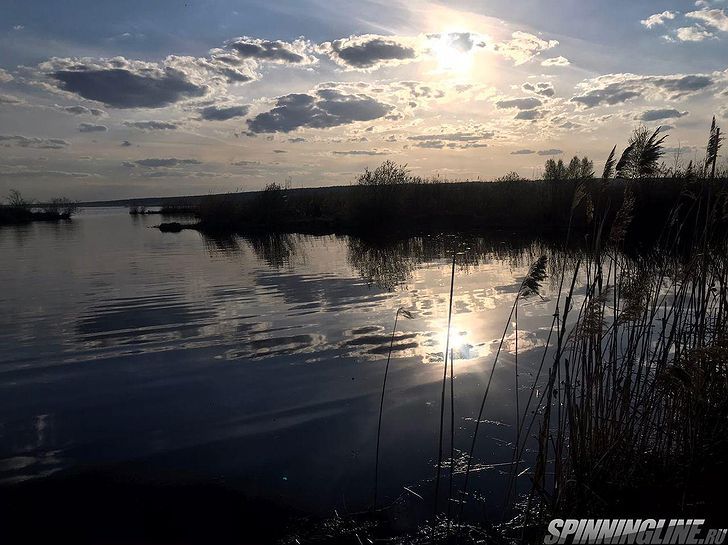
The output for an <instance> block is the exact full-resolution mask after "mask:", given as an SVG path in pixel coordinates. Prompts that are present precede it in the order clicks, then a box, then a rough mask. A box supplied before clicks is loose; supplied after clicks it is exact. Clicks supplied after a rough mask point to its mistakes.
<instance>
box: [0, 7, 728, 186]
mask: <svg viewBox="0 0 728 545" xmlns="http://www.w3.org/2000/svg"><path fill="white" fill-rule="evenodd" d="M560 4H561V3H560V2H559V1H558V0H557V1H555V2H552V3H548V4H545V3H544V4H529V5H528V7H526V5H525V4H521V3H517V2H505V1H494V2H488V3H483V4H482V5H475V4H473V3H465V2H462V3H461V5H458V3H457V2H453V3H448V5H447V6H443V5H441V4H434V3H431V2H395V3H391V2H390V3H386V4H385V3H381V2H379V1H364V2H353V1H350V0H345V1H343V2H342V3H337V4H336V5H335V6H334V5H331V6H323V5H322V4H320V3H318V2H313V1H309V0H304V1H302V2H297V3H295V4H288V5H283V6H276V7H273V6H271V7H266V6H264V5H261V4H257V3H256V4H252V3H251V4H250V5H247V4H246V3H245V2H242V3H241V2H231V1H228V0H221V1H220V2H216V3H215V4H214V6H208V7H207V8H205V7H204V6H197V5H194V4H189V5H187V6H186V7H181V5H179V4H178V3H175V2H171V0H170V1H167V0H161V1H160V2H159V3H155V4H154V7H153V8H152V7H149V8H148V9H145V10H143V11H135V9H139V10H141V8H133V7H129V6H126V5H122V4H119V5H117V4H108V6H107V12H108V13H107V14H106V16H104V17H101V16H100V15H99V13H98V12H93V11H89V10H68V12H67V13H66V12H59V11H58V10H56V11H54V12H53V14H52V13H51V11H50V10H44V9H42V8H41V7H40V6H39V5H38V4H37V3H34V4H33V5H32V6H31V5H22V4H17V3H12V4H11V3H6V4H3V5H2V6H0V21H2V23H1V24H0V25H2V26H0V127H1V128H0V193H2V194H5V193H7V192H8V191H9V190H10V188H18V189H20V190H21V191H23V192H24V193H26V194H28V195H29V196H31V197H34V198H40V199H42V198H44V197H47V196H49V195H56V194H59V193H65V194H67V195H68V196H69V197H73V198H78V199H83V200H91V199H109V198H122V197H133V196H145V195H180V194H204V193H209V192H216V191H231V190H237V189H243V190H250V189H259V188H261V187H263V186H264V185H265V184H266V183H268V182H270V181H282V180H290V181H291V183H292V184H293V186H294V187H301V186H317V185H335V184H346V183H350V182H351V181H352V180H353V179H354V178H355V177H356V175H357V173H358V172H360V171H361V170H362V169H363V168H364V167H373V166H376V165H377V164H378V163H380V162H381V161H384V160H387V159H389V160H392V161H396V162H399V163H406V164H408V165H409V168H411V169H412V170H413V172H415V173H417V174H421V175H425V176H430V175H435V174H439V175H440V176H441V177H443V178H448V179H455V180H466V179H492V178H495V177H497V176H500V175H502V174H504V173H506V172H508V171H516V172H518V173H520V174H521V175H523V176H529V177H530V176H537V175H538V173H539V170H540V168H541V167H542V165H543V162H544V160H545V159H546V158H548V157H558V156H561V157H564V158H567V159H568V157H569V156H570V155H571V154H577V153H578V154H580V155H584V154H586V155H589V156H590V157H592V158H593V159H594V160H595V163H597V164H599V162H600V161H603V160H604V158H605V156H606V155H607V154H608V152H609V150H611V148H612V146H614V145H615V144H621V143H623V142H624V141H625V140H626V138H627V136H628V134H629V132H630V130H631V128H632V127H633V126H634V124H635V123H637V122H640V121H642V122H645V123H648V124H659V123H662V124H667V122H668V121H669V125H670V126H671V128H670V129H669V130H670V133H671V136H670V141H671V143H672V141H673V140H674V143H675V144H677V142H680V143H681V145H684V146H686V147H690V149H693V148H694V149H698V147H699V146H701V145H703V143H704V140H705V129H706V126H707V125H708V124H709V122H710V118H711V117H712V115H714V114H716V115H719V116H720V115H725V113H724V111H725V101H726V97H728V61H726V56H725V51H726V44H727V43H728V15H726V9H727V7H726V6H725V5H724V3H723V2H720V1H718V0H715V1H707V0H706V1H701V2H699V3H698V4H695V5H692V4H691V5H690V6H688V9H686V6H685V3H684V2H678V1H675V2H667V3H665V2H657V1H645V2H633V3H630V4H628V5H625V7H624V9H622V10H618V11H619V13H617V12H616V11H615V10H614V9H612V8H610V7H609V6H608V5H607V4H603V3H594V2H584V3H577V4H575V3H568V4H566V3H563V6H561V5H560ZM567 10H568V12H567ZM575 20H578V21H580V22H581V23H580V24H579V25H573V24H571V23H570V22H569V21H575ZM615 25H618V26H620V28H621V29H622V30H621V31H620V32H619V33H616V32H612V31H611V30H610V28H611V27H613V26H615ZM636 51H639V52H640V54H635V52H636ZM673 134H674V137H673V136H672V135H673Z"/></svg>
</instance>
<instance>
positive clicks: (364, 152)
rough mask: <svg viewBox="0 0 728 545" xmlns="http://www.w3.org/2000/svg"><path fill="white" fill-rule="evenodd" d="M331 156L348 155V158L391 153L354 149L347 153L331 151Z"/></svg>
mask: <svg viewBox="0 0 728 545" xmlns="http://www.w3.org/2000/svg"><path fill="white" fill-rule="evenodd" d="M331 153H332V154H333V155H349V156H356V155H389V154H390V153H391V152H389V151H376V150H362V149H354V150H349V151H332V152H331Z"/></svg>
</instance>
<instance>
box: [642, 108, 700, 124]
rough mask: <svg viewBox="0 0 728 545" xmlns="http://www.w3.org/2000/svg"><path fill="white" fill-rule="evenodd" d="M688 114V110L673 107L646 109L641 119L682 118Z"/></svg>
mask: <svg viewBox="0 0 728 545" xmlns="http://www.w3.org/2000/svg"><path fill="white" fill-rule="evenodd" d="M686 115H688V112H681V111H679V110H675V109H672V108H664V109H659V110H645V111H644V112H642V114H641V115H640V116H639V119H640V121H659V120H660V119H672V118H680V117H684V116H686Z"/></svg>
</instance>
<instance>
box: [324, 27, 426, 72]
mask: <svg viewBox="0 0 728 545" xmlns="http://www.w3.org/2000/svg"><path fill="white" fill-rule="evenodd" d="M318 51H319V52H320V53H324V54H326V55H328V57H329V58H330V59H331V60H333V61H334V62H335V63H336V64H338V65H339V66H341V67H343V68H346V69H348V70H373V69H376V68H380V67H382V66H392V65H397V64H402V63H405V62H410V61H413V60H415V59H416V58H417V56H418V48H417V46H416V44H415V40H413V39H411V38H403V37H391V36H380V35H377V34H363V35H360V36H349V37H348V38H342V39H340V40H334V41H332V42H324V43H322V44H321V45H319V47H318Z"/></svg>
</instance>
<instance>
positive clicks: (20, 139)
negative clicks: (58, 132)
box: [0, 135, 71, 149]
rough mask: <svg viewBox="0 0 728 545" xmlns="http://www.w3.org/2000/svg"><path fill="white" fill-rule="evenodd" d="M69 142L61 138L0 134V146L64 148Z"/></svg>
mask: <svg viewBox="0 0 728 545" xmlns="http://www.w3.org/2000/svg"><path fill="white" fill-rule="evenodd" d="M70 145H71V143H70V142H68V141H66V140H63V139H61V138H37V137H35V136H21V135H0V146H5V147H11V146H17V147H19V148H33V149H64V148H67V147H68V146H70Z"/></svg>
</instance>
